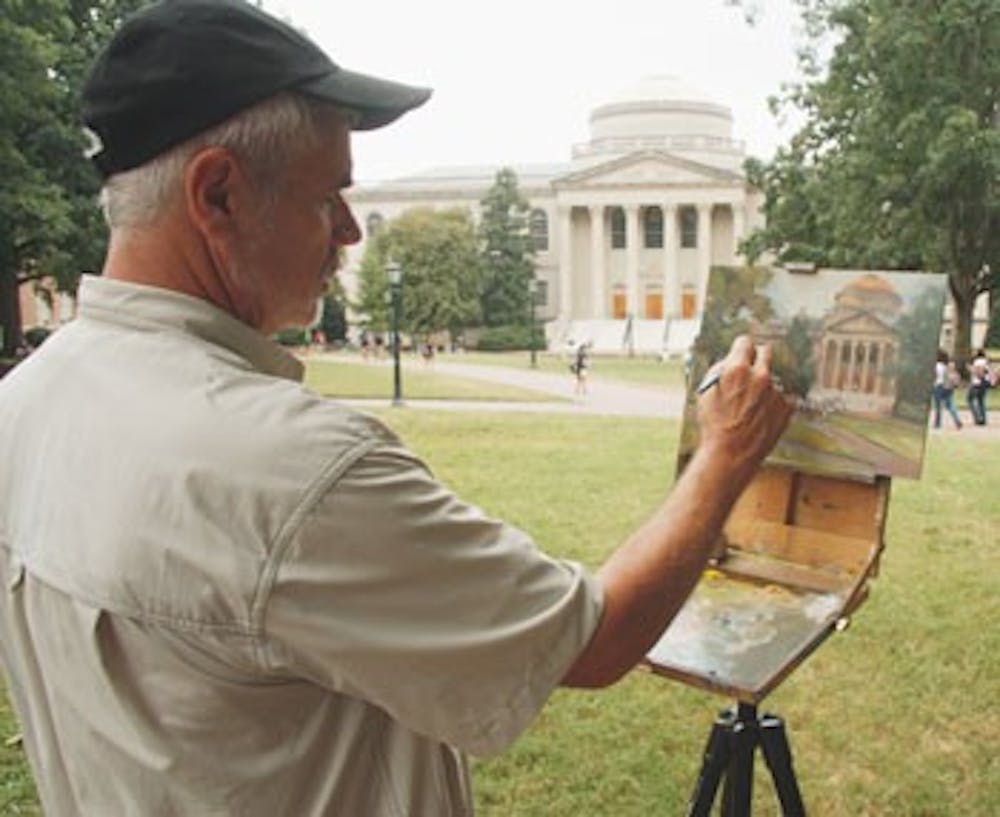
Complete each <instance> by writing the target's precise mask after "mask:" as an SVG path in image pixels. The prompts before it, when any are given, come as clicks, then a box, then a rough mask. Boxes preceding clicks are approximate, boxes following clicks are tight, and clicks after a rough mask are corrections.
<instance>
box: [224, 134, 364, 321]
mask: <svg viewBox="0 0 1000 817" xmlns="http://www.w3.org/2000/svg"><path fill="white" fill-rule="evenodd" d="M350 185H351V149H350V130H349V128H348V126H347V124H346V123H342V122H338V123H335V124H332V125H328V126H325V127H324V128H323V131H322V137H321V139H320V140H319V143H318V144H317V145H316V146H315V147H312V148H309V149H306V150H304V151H302V152H301V153H299V154H298V155H296V156H293V157H292V158H291V160H290V161H289V163H288V166H287V169H286V172H285V175H284V177H283V179H282V180H281V183H280V187H279V190H278V194H277V196H274V197H270V198H272V200H270V201H262V203H261V208H260V212H259V214H257V215H256V216H255V217H254V218H253V219H252V221H250V222H249V223H248V225H247V236H246V242H245V244H244V246H245V247H246V248H247V249H246V252H245V253H244V254H243V258H241V259H240V265H239V266H240V270H239V273H240V277H241V278H244V281H245V282H248V283H250V285H251V286H252V287H253V290H254V296H255V297H254V299H253V300H255V301H256V309H255V310H254V311H255V312H256V313H257V314H256V315H255V320H254V323H255V325H256V326H257V328H258V329H259V330H260V331H261V332H263V333H265V334H273V333H274V332H277V331H280V330H282V329H288V328H291V327H306V326H310V325H312V324H313V323H315V322H316V319H317V311H318V307H319V306H320V304H321V301H320V299H321V298H322V297H323V295H324V293H325V292H326V289H327V286H328V284H329V283H330V279H331V278H332V277H333V275H334V273H335V272H336V269H337V262H338V256H339V250H340V248H341V247H345V246H347V245H350V244H356V243H357V242H358V241H359V240H360V239H361V231H360V230H359V228H358V225H357V222H356V221H355V220H354V216H353V215H352V214H351V211H350V209H349V208H348V206H347V203H346V202H345V201H344V199H343V193H344V191H345V190H346V189H347V188H348V187H350ZM247 279H248V280H247Z"/></svg>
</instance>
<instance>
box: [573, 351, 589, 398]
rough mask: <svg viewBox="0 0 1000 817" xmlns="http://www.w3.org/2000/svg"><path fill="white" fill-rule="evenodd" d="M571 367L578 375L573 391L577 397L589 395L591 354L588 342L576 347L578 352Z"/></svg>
mask: <svg viewBox="0 0 1000 817" xmlns="http://www.w3.org/2000/svg"><path fill="white" fill-rule="evenodd" d="M570 368H571V369H572V371H573V374H574V375H575V376H576V382H575V383H574V387H573V393H574V394H575V395H576V396H577V397H579V398H581V399H583V398H584V397H586V396H587V378H588V376H589V374H590V354H589V352H588V344H586V343H581V344H580V345H579V346H577V347H576V352H575V354H574V356H573V364H572V365H571V366H570Z"/></svg>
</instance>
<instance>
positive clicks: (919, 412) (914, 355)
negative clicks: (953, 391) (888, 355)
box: [893, 287, 944, 422]
mask: <svg viewBox="0 0 1000 817" xmlns="http://www.w3.org/2000/svg"><path fill="white" fill-rule="evenodd" d="M943 302H944V292H943V290H939V289H938V288H936V287H928V288H927V289H925V290H924V291H923V292H922V293H921V294H920V296H919V297H918V298H917V300H916V302H915V303H914V305H913V307H912V308H911V309H909V310H907V311H906V312H905V313H904V314H903V315H901V316H900V318H899V320H898V321H897V322H896V327H895V328H896V337H897V340H898V342H899V355H898V357H897V360H896V364H895V370H894V371H893V375H894V376H895V379H896V404H895V406H894V407H893V413H894V414H896V415H898V416H901V417H904V418H906V419H917V420H920V421H921V422H926V416H927V403H928V400H929V399H930V393H931V388H932V386H933V383H934V378H933V372H934V358H935V352H936V351H937V347H938V339H937V336H936V334H935V333H934V332H928V331H927V327H933V326H937V325H938V321H939V320H940V317H941V308H942V306H943Z"/></svg>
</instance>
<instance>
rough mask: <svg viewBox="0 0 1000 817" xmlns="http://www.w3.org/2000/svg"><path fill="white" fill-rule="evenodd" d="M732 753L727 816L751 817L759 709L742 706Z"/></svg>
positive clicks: (726, 793)
mask: <svg viewBox="0 0 1000 817" xmlns="http://www.w3.org/2000/svg"><path fill="white" fill-rule="evenodd" d="M730 741H731V750H730V751H731V753H730V756H729V768H728V769H727V770H726V785H725V787H724V788H723V790H722V815H723V817H750V808H751V805H752V800H753V755H754V750H755V749H756V748H757V707H755V706H752V705H750V704H743V703H741V704H739V713H738V714H737V716H736V722H735V723H734V724H733V728H732V731H731V732H730Z"/></svg>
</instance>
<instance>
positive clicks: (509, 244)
mask: <svg viewBox="0 0 1000 817" xmlns="http://www.w3.org/2000/svg"><path fill="white" fill-rule="evenodd" d="M481 206H482V220H481V222H480V225H479V235H480V241H481V245H482V252H483V282H482V313H483V323H484V324H485V325H486V326H507V325H521V324H526V323H530V321H531V318H530V309H531V290H530V288H529V287H530V281H531V279H532V278H533V277H534V275H535V248H534V244H533V243H532V240H531V236H530V234H529V231H528V215H529V211H530V205H529V204H528V200H527V199H526V198H525V197H524V196H523V195H521V192H520V190H519V189H518V186H517V174H516V173H514V171H513V170H511V169H510V168H502V169H501V170H500V171H498V172H497V175H496V179H495V180H494V182H493V186H492V187H490V189H489V190H488V191H487V192H486V195H485V196H484V197H483V199H482V202H481Z"/></svg>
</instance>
